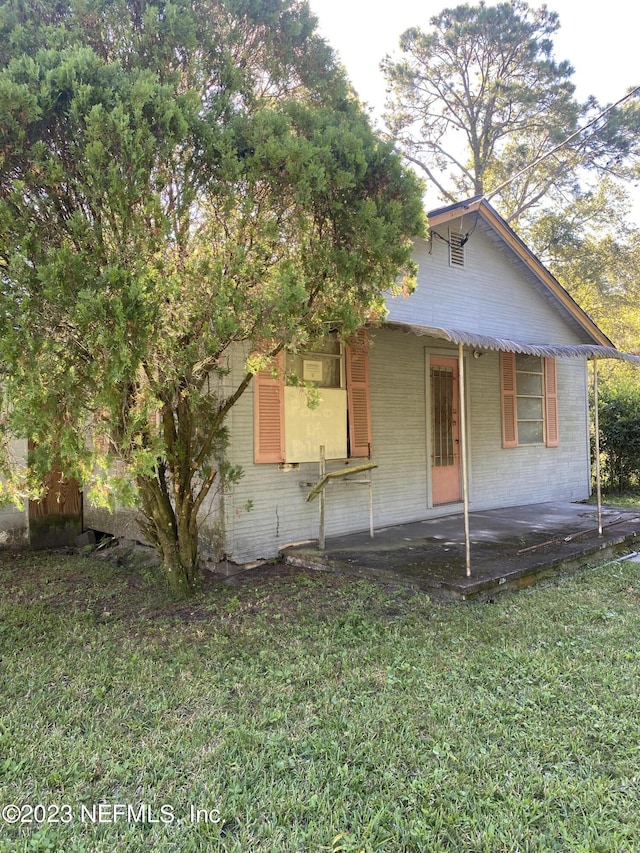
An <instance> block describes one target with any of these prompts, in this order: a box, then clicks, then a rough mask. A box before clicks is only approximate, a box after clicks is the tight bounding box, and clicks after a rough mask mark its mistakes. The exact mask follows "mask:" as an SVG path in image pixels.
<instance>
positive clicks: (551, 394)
mask: <svg viewBox="0 0 640 853" xmlns="http://www.w3.org/2000/svg"><path fill="white" fill-rule="evenodd" d="M544 420H545V426H546V436H547V438H546V444H547V447H557V446H558V445H559V444H560V436H559V432H558V380H557V377H556V360H555V358H552V357H547V358H545V359H544Z"/></svg>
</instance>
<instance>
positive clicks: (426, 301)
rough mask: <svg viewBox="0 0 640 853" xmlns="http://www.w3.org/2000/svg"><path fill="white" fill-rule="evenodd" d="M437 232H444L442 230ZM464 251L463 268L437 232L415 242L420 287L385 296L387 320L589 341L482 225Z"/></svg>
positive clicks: (532, 338) (550, 340) (529, 338)
mask: <svg viewBox="0 0 640 853" xmlns="http://www.w3.org/2000/svg"><path fill="white" fill-rule="evenodd" d="M468 225H469V224H468ZM468 225H467V226H466V227H468ZM438 231H439V232H440V233H441V234H442V236H444V237H447V236H448V235H447V229H446V228H445V229H442V228H440V229H438ZM464 251H465V266H464V267H452V266H449V247H448V246H447V244H446V243H444V242H443V241H442V240H440V239H438V238H436V237H435V236H434V237H433V238H432V239H431V241H424V240H420V241H418V242H417V243H416V247H415V251H414V260H415V261H416V263H417V264H418V268H419V272H418V286H417V288H416V290H415V292H414V293H413V294H412V295H411V296H410V297H408V298H403V297H396V298H393V299H388V300H387V307H388V308H389V320H394V321H400V322H406V323H415V324H418V325H423V326H436V327H445V328H449V329H462V330H465V331H468V332H476V333H478V334H482V335H492V336H494V337H503V338H509V339H511V340H521V341H526V342H529V343H545V344H577V343H593V341H592V340H591V339H590V338H589V337H588V336H587V335H586V333H585V332H584V331H583V330H580V329H579V327H578V326H577V324H576V323H575V321H574V320H573V319H572V318H570V316H569V314H568V312H566V311H564V310H563V309H561V308H560V305H559V303H557V302H555V301H554V300H553V299H552V297H548V296H544V295H543V292H544V290H543V289H542V288H541V286H540V285H539V284H537V283H536V279H535V277H534V276H533V273H531V272H529V271H528V270H527V269H526V268H525V266H524V264H522V263H521V262H520V261H518V260H517V259H516V257H515V255H513V254H507V253H506V252H501V251H499V250H498V249H497V248H496V247H495V246H494V245H493V244H492V243H491V242H490V241H489V239H488V238H487V237H486V236H485V235H484V234H483V233H482V232H481V231H480V229H478V230H477V231H475V232H474V233H473V234H472V235H471V236H470V237H469V241H468V242H467V243H466V245H465V247H464Z"/></svg>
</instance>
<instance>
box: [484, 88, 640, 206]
mask: <svg viewBox="0 0 640 853" xmlns="http://www.w3.org/2000/svg"><path fill="white" fill-rule="evenodd" d="M638 92H640V86H636V87H635V89H632V90H631V91H630V92H629V93H628V94H626V95H624V97H622V98H620V100H618V101H616V102H615V104H611V106H609V107H607V108H606V110H603V111H602V112H601V113H599V114H598V115H597V116H596V117H595V118H594V119H592V120H591V121H590V122H588V124H585V126H584V127H579V128H578V130H576V131H575V132H574V133H572V134H571V136H567V138H566V139H565V140H563V141H562V142H560V143H559V144H558V145H556V147H555V148H552V149H551V151H547V153H546V154H543V155H542V156H541V157H538V159H537V160H534V161H533V163H529V165H528V166H525V167H524V168H523V169H520V171H519V172H516V174H515V175H512V176H511V177H510V178H509V179H508V180H506V181H505V182H504V183H502V184H500V186H499V187H496V189H495V190H492V192H490V193H489V195H486V196H485V198H486V200H487V201H490V200H491V199H492V198H493V197H494V195H497V194H498V193H499V192H500V191H501V190H503V189H504V188H505V187H508V186H509V184H510V183H512V182H513V181H515V180H516V179H517V178H519V177H520V175H524V173H525V172H528V171H529V169H533V167H534V166H537V165H538V164H539V163H542V161H543V160H546V159H547V158H548V157H551V155H552V154H555V153H556V151H559V150H560V149H561V148H564V146H565V145H566V144H567V143H568V142H571V140H572V139H575V138H576V136H580V134H581V133H584V131H585V130H588V129H589V128H590V127H593V125H594V124H596V122H598V121H600V119H601V118H602V117H603V116H606V114H607V113H610V112H611V110H614V109H615V108H616V107H619V106H620V104H623V103H624V102H625V101H628V100H629V98H632V97H633V96H634V95H636V94H637V93H638Z"/></svg>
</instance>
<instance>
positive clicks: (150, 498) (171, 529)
mask: <svg viewBox="0 0 640 853" xmlns="http://www.w3.org/2000/svg"><path fill="white" fill-rule="evenodd" d="M137 482H138V488H139V491H140V496H141V498H142V512H143V514H144V517H145V520H144V522H143V523H142V524H141V527H142V529H143V531H144V533H145V535H146V537H147V538H148V539H149V541H150V542H151V543H152V544H153V545H154V547H155V549H156V551H157V553H158V556H159V557H160V559H161V561H162V570H163V573H164V576H165V580H166V581H167V585H168V586H169V589H170V591H171V593H172V595H173V596H175V597H176V598H184V597H186V596H187V595H189V594H191V593H192V592H193V591H194V590H195V588H196V584H197V579H198V573H199V570H200V561H199V556H200V555H199V549H198V525H197V523H196V519H195V510H194V508H193V505H192V502H191V501H190V500H186V501H181V502H179V504H178V505H177V506H174V504H173V503H172V501H171V499H170V498H169V495H168V492H167V490H166V488H163V478H162V476H159V477H158V478H153V479H152V478H150V477H138V480H137Z"/></svg>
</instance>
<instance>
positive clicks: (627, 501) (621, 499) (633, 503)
mask: <svg viewBox="0 0 640 853" xmlns="http://www.w3.org/2000/svg"><path fill="white" fill-rule="evenodd" d="M589 503H591V504H595V503H597V499H596V495H595V494H593V495H591V497H590V498H589ZM602 503H603V504H606V505H607V506H615V507H620V508H621V509H632V510H639V511H640V492H637V491H635V492H623V493H622V494H620V493H619V492H618V491H615V490H614V491H611V492H609V491H607V492H603V493H602Z"/></svg>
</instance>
